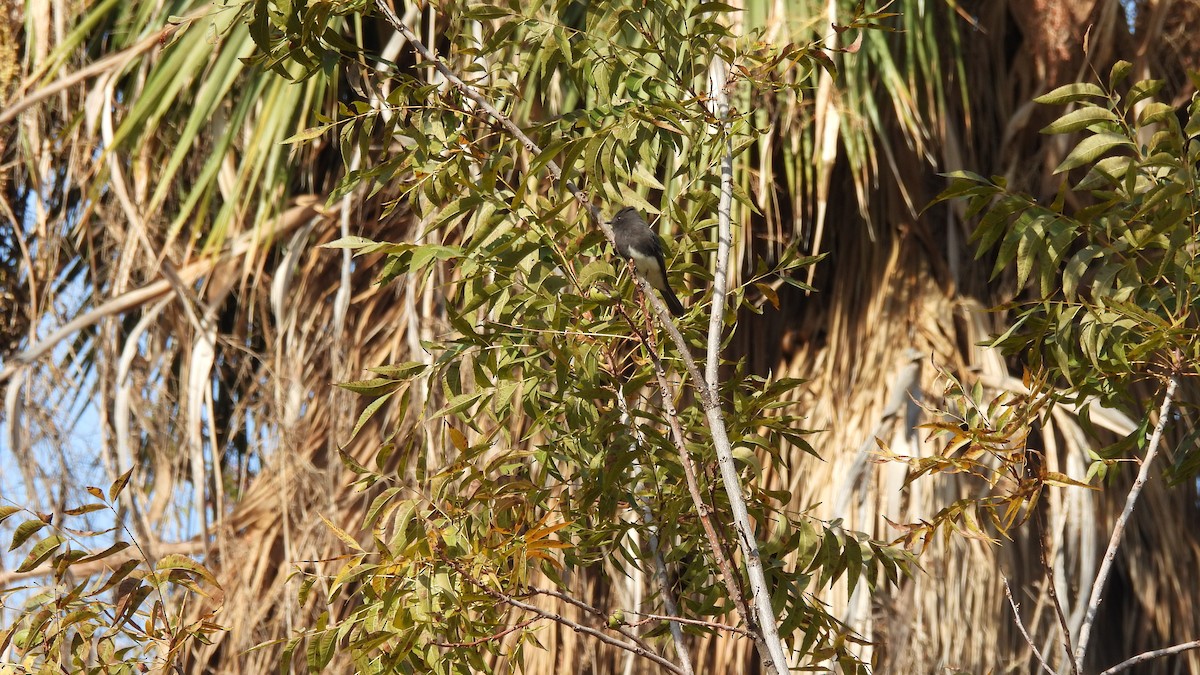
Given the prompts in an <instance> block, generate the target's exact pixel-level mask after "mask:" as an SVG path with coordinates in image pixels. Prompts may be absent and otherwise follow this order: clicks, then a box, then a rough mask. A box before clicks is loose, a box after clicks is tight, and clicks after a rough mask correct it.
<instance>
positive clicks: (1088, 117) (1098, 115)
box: [1040, 105, 1118, 134]
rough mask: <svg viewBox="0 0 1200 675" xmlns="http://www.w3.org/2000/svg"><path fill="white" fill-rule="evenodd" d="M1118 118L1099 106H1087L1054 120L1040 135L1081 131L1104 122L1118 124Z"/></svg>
mask: <svg viewBox="0 0 1200 675" xmlns="http://www.w3.org/2000/svg"><path fill="white" fill-rule="evenodd" d="M1117 121H1118V120H1117V116H1116V115H1114V114H1113V112H1112V111H1111V110H1108V109H1107V108H1101V107H1099V106H1091V105H1089V106H1086V107H1083V108H1079V109H1078V110H1073V111H1071V112H1069V113H1067V114H1066V115H1063V116H1062V117H1060V118H1058V119H1056V120H1054V121H1053V122H1051V123H1050V124H1047V125H1046V126H1045V127H1043V128H1042V130H1041V132H1040V133H1043V134H1066V133H1070V132H1073V131H1079V130H1080V129H1086V128H1087V127H1090V126H1092V125H1093V124H1100V123H1103V122H1117Z"/></svg>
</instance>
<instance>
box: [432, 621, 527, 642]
mask: <svg viewBox="0 0 1200 675" xmlns="http://www.w3.org/2000/svg"><path fill="white" fill-rule="evenodd" d="M545 618H546V617H542V616H535V617H532V618H529V619H526V620H524V621H522V622H520V623H516V624H513V625H511V626H509V627H508V628H505V629H504V630H502V631H500V632H499V633H493V634H491V635H487V636H485V637H481V638H479V639H478V640H471V641H470V642H438V641H437V640H434V641H433V644H435V645H437V646H439V647H446V648H451V649H453V648H460V647H478V646H479V645H481V644H483V643H485V642H491V641H493V640H499V639H500V638H502V637H504V636H505V635H508V634H509V633H512V632H513V631H518V630H521V629H522V628H524V627H526V626H528V625H529V624H531V623H533V622H535V621H543V620H545Z"/></svg>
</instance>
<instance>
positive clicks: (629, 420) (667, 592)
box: [610, 356, 695, 675]
mask: <svg viewBox="0 0 1200 675" xmlns="http://www.w3.org/2000/svg"><path fill="white" fill-rule="evenodd" d="M610 358H612V357H611V356H610ZM617 407H619V408H620V409H621V419H622V420H623V421H625V423H626V424H628V425H629V427H630V431H632V432H633V437H634V439H635V441H634V443H635V445H636V444H641V443H644V442H645V440H646V435H645V434H643V433H642V430H641V427H639V426H638V425H637V424H635V423H634V421H633V413H632V412H630V410H629V404H628V403H627V402H626V401H625V389H624V387H622V386H621V385H620V384H618V385H617ZM633 471H634V476H635V478H636V480H637V484H638V485H639V486H640V485H642V480H641V473H642V467H641V465H640V464H639V463H638V462H634V465H633ZM638 506H639V508H640V509H641V516H642V521H643V522H645V523H646V526H647V527H648V528H649V530H650V541H649V547H650V554H651V555H652V556H653V557H654V581H655V582H656V583H657V584H658V587H659V589H660V590H661V592H662V601H663V608H664V609H665V610H666V612H667V614H669V615H670V616H671V617H675V616H676V615H678V614H679V608H678V607H677V606H676V604H675V596H674V595H672V594H671V583H670V580H669V579H668V578H667V565H666V563H665V562H663V557H662V550H661V549H660V546H659V537H658V525H657V523H655V521H654V512H653V511H652V510H651V509H650V499H649V498H648V497H639V498H638ZM668 625H669V627H670V630H671V641H672V642H673V643H674V644H675V655H676V656H677V657H678V658H679V665H680V667H681V668H683V671H684V672H685V673H687V674H688V675H695V670H694V669H693V667H692V655H691V654H690V653H689V652H688V650H687V644H686V643H684V641H683V628H682V626H681V625H680V623H679V622H678V621H676V620H674V619H672V620H671V622H670V623H669V624H668Z"/></svg>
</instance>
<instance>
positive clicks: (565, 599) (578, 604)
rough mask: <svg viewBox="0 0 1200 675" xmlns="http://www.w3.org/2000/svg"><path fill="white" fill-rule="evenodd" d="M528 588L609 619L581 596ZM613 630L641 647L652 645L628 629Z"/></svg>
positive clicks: (606, 619) (647, 648)
mask: <svg viewBox="0 0 1200 675" xmlns="http://www.w3.org/2000/svg"><path fill="white" fill-rule="evenodd" d="M527 590H529V591H530V592H532V593H536V594H538V595H548V596H550V597H552V598H556V599H558V600H561V601H562V602H565V603H567V604H568V605H575V606H576V607H578V608H579V609H582V610H583V611H585V612H587V613H588V614H591V615H592V616H594V617H596V618H597V619H599V620H601V621H605V622H607V621H608V616H606V615H605V614H604V612H601V611H600V610H599V609H597V608H595V607H592V606H591V605H589V604H587V603H586V602H584V601H582V600H580V599H579V598H575V597H572V596H570V595H567V594H566V593H560V592H559V591H556V590H554V589H549V588H537V587H534V586H529V587H528V589H527ZM613 630H615V631H616V632H618V633H620V634H621V635H624V636H625V637H626V638H628V639H629V641H630V642H633V643H634V644H636V645H637V646H639V647H641V648H642V649H645V650H647V651H649V649H650V645H649V644H647V643H646V641H645V640H643V639H642V638H640V637H638V636H637V635H635V634H633V633H630V632H629V631H626V630H625V629H623V628H620V627H617V628H613Z"/></svg>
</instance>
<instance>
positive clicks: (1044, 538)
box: [1035, 509, 1080, 675]
mask: <svg viewBox="0 0 1200 675" xmlns="http://www.w3.org/2000/svg"><path fill="white" fill-rule="evenodd" d="M1035 514H1036V516H1035V518H1036V519H1037V528H1038V537H1039V542H1038V543H1039V545H1038V549H1039V550H1038V559H1039V560H1040V561H1041V563H1042V572H1043V573H1044V574H1045V575H1046V592H1047V593H1048V594H1049V595H1050V606H1051V607H1053V608H1054V615H1055V616H1056V617H1057V618H1058V628H1059V635H1060V636H1061V637H1062V646H1063V654H1064V655H1065V656H1066V657H1067V663H1069V664H1070V665H1071V673H1072V675H1079V674H1080V668H1079V665H1078V664H1076V663H1075V661H1074V660H1073V659H1072V658H1071V624H1070V623H1068V622H1067V615H1066V613H1065V612H1063V608H1062V603H1061V602H1059V600H1058V587H1057V586H1055V585H1054V570H1053V569H1051V567H1050V560H1049V558H1047V556H1046V554H1047V552H1048V551H1049V550H1050V535H1049V533H1048V532H1047V531H1046V524H1045V522H1044V521H1043V519H1042V512H1041V510H1040V509H1037V510H1036V511H1035Z"/></svg>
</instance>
